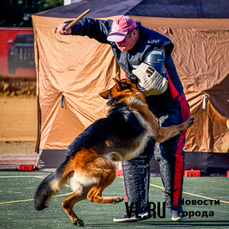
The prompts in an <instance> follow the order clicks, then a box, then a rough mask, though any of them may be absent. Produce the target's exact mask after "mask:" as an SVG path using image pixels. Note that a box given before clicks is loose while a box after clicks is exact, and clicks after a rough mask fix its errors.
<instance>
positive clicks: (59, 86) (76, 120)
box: [32, 0, 229, 170]
mask: <svg viewBox="0 0 229 229" xmlns="http://www.w3.org/2000/svg"><path fill="white" fill-rule="evenodd" d="M219 2H221V3H219ZM228 6H229V3H228V2H227V1H226V0H220V1H218V3H217V10H215V9H216V7H215V3H214V1H207V0H203V1H201V3H196V2H193V1H184V0H183V1H169V0H161V1H149V0H148V1H146V0H129V1H115V0H109V1H106V0H101V1H98V0H90V1H89V0H83V1H80V2H77V3H73V4H70V5H66V6H63V7H58V8H55V9H52V10H49V11H44V12H41V13H38V14H35V15H33V16H32V19H33V26H34V35H35V62H36V72H37V95H38V105H39V114H40V115H39V117H40V119H39V136H38V137H39V141H38V148H39V157H38V163H37V166H38V168H39V169H42V170H49V169H53V168H55V167H56V166H57V165H58V164H59V163H60V162H61V161H63V160H64V158H65V154H66V149H67V147H68V145H69V144H70V143H71V142H72V141H73V139H74V138H75V137H77V135H78V134H80V133H81V132H82V131H83V130H84V129H85V128H86V127H87V126H88V125H90V124H91V123H92V122H93V121H95V120H96V119H98V118H100V117H103V116H105V115H106V111H107V108H106V105H105V101H104V100H103V99H102V98H100V97H99V95H98V94H99V92H101V91H103V90H105V89H107V88H108V87H109V86H111V85H112V84H113V81H112V78H124V77H125V76H124V73H123V72H122V70H121V69H120V68H119V66H118V65H117V63H116V61H115V59H114V57H113V53H112V51H111V48H110V46H109V45H104V44H100V43H98V42H97V41H96V40H94V39H90V38H88V37H80V36H61V35H59V34H58V33H56V32H55V30H56V27H58V25H59V24H60V23H62V22H64V21H67V20H70V19H75V18H76V17H78V16H79V15H80V14H81V13H82V12H84V11H85V10H86V9H88V8H90V9H91V11H90V12H89V14H88V15H87V17H92V18H97V19H104V20H106V19H108V18H109V19H113V18H115V17H116V16H119V15H128V16H131V17H132V18H134V19H135V20H139V21H141V23H142V25H143V26H146V27H149V28H151V29H153V30H156V31H158V32H160V33H162V34H164V35H165V36H167V37H169V38H170V39H171V40H172V42H173V43H174V45H175V48H174V51H173V53H172V57H173V60H174V62H175V65H176V67H177V71H178V74H179V76H180V78H181V81H182V84H183V86H184V91H185V94H186V97H187V99H188V102H189V104H190V108H191V115H192V116H194V117H195V123H194V125H193V126H192V127H191V128H190V129H189V130H188V132H187V141H186V145H185V148H184V150H185V151H186V152H187V154H186V155H187V156H186V167H187V166H191V168H194V169H195V166H196V165H197V164H196V163H194V164H193V163H191V164H190V163H189V161H193V160H194V161H199V159H200V158H201V159H200V160H202V162H204V165H202V164H201V165H200V167H201V166H202V167H205V168H201V169H203V170H204V169H205V170H206V167H207V165H206V163H205V162H206V160H208V158H209V157H212V155H213V156H215V157H213V158H214V159H213V161H214V163H215V165H216V166H215V167H218V166H219V165H220V163H221V162H222V158H223V161H224V162H225V161H229V157H228V155H229V154H226V153H228V149H229V140H228V139H229V128H228V126H227V122H228V118H229V105H228V100H229V90H228V85H229V77H228V75H229V70H228V67H227V66H228V64H229V63H228V62H229V50H228V49H229V40H228V29H229V19H227V18H226V17H228V15H229V13H228V9H229V7H228ZM216 153H218V154H216ZM188 158H189V161H187V159H188ZM198 158H199V159H198ZM228 164H229V163H227V165H226V167H225V166H223V170H226V169H227V170H229V167H228ZM197 167H198V166H197ZM213 167H214V166H213ZM187 168H188V167H187Z"/></svg>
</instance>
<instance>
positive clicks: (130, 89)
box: [99, 79, 146, 106]
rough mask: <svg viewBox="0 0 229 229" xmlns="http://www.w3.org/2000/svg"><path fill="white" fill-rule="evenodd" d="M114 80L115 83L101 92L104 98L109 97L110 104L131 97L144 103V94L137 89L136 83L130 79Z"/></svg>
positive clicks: (108, 103)
mask: <svg viewBox="0 0 229 229" xmlns="http://www.w3.org/2000/svg"><path fill="white" fill-rule="evenodd" d="M114 81H115V85H113V86H112V87H110V88H109V89H108V90H106V91H104V92H102V93H100V94H99V95H100V96H101V97H103V98H104V99H109V100H108V102H107V105H108V106H111V105H114V104H116V103H117V102H120V101H123V99H127V98H129V97H135V98H136V99H138V100H141V101H142V102H144V103H145V102H146V100H145V97H144V95H143V94H142V93H141V92H140V91H139V90H138V89H137V86H136V84H135V83H132V82H131V80H130V79H121V80H117V79H114Z"/></svg>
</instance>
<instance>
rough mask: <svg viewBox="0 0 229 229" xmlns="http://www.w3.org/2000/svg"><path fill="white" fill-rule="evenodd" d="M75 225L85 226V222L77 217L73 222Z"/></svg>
mask: <svg viewBox="0 0 229 229" xmlns="http://www.w3.org/2000/svg"><path fill="white" fill-rule="evenodd" d="M72 223H73V224H74V225H75V226H77V227H83V226H84V222H83V220H82V219H79V218H78V219H76V220H75V221H74V222H72Z"/></svg>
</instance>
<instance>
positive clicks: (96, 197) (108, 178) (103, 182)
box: [87, 167, 123, 204]
mask: <svg viewBox="0 0 229 229" xmlns="http://www.w3.org/2000/svg"><path fill="white" fill-rule="evenodd" d="M115 172H116V171H115V167H114V168H112V169H110V170H109V169H106V172H105V173H104V172H103V174H102V176H101V177H100V181H99V182H98V183H97V184H95V185H94V186H93V187H92V188H91V190H90V191H89V192H88V195H87V198H88V200H90V201H91V202H94V203H102V204H105V203H114V204H115V203H118V202H121V201H123V198H122V197H120V196H114V197H103V196H102V192H103V190H104V189H105V188H106V187H107V186H109V185H110V184H111V183H112V182H113V181H114V179H115V177H116V174H115Z"/></svg>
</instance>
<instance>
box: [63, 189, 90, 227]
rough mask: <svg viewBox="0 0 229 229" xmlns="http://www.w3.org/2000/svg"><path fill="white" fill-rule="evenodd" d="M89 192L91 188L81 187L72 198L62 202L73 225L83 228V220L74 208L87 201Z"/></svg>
mask: <svg viewBox="0 0 229 229" xmlns="http://www.w3.org/2000/svg"><path fill="white" fill-rule="evenodd" d="M89 190H90V188H88V187H87V188H83V187H80V188H79V189H77V190H76V191H75V192H74V193H73V194H72V195H71V196H70V197H68V198H67V199H65V200H64V201H63V202H62V206H63V209H64V211H65V212H66V213H67V215H68V217H69V218H70V219H71V221H72V223H73V224H74V225H76V226H83V225H84V223H83V220H82V219H80V218H79V217H78V216H77V215H76V214H75V212H74V211H73V206H74V205H75V204H76V203H77V202H79V201H81V200H85V199H87V193H88V191H89Z"/></svg>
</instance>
